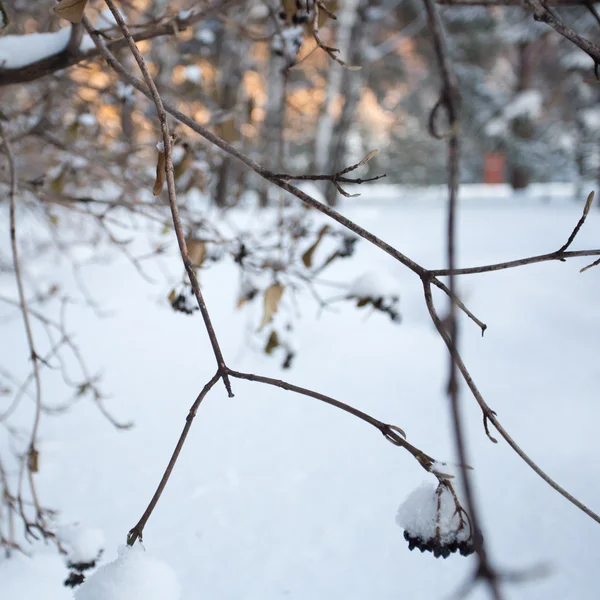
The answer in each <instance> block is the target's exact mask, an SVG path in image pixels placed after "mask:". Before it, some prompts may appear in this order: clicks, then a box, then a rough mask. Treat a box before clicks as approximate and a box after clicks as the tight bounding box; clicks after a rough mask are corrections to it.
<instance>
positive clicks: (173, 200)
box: [84, 0, 233, 397]
mask: <svg viewBox="0 0 600 600" xmlns="http://www.w3.org/2000/svg"><path fill="white" fill-rule="evenodd" d="M106 5H107V6H108V8H109V9H110V11H111V13H112V14H113V17H114V18H115V21H116V22H117V24H118V25H119V27H120V29H121V31H122V32H123V35H124V37H125V39H126V40H127V43H128V44H129V49H130V50H131V53H132V54H133V56H134V58H135V60H136V62H137V64H138V66H139V68H140V71H141V72H142V75H143V76H144V80H145V82H146V85H147V86H148V89H149V91H150V95H151V96H152V100H153V101H154V105H155V106H156V111H157V113H158V118H159V120H160V126H161V130H162V138H163V146H164V155H165V170H166V175H167V189H168V193H169V204H170V206H171V215H172V217H173V227H174V229H175V234H176V236H177V243H178V244H179V250H180V253H181V259H182V260H183V264H184V266H185V270H186V272H187V274H188V277H189V278H190V283H191V284H192V289H193V290H194V295H195V296H196V300H197V301H198V306H199V307H200V312H201V313H202V318H203V320H204V325H205V327H206V331H207V332H208V336H209V338H210V343H211V345H212V348H213V352H214V354H215V358H216V360H217V365H218V367H219V372H220V373H221V377H222V378H223V383H224V384H225V388H226V389H227V393H228V394H229V396H230V397H232V396H233V392H232V391H231V383H230V382H229V377H228V376H227V367H226V366H225V359H224V358H223V353H222V352H221V348H220V346H219V342H218V340H217V336H216V334H215V330H214V327H213V325H212V321H211V319H210V315H209V313H208V309H207V307H206V303H205V302H204V296H203V295H202V292H201V291H200V283H199V282H198V277H197V276H196V271H195V270H194V267H193V266H192V261H191V259H190V257H189V254H188V249H187V244H186V241H185V234H184V232H183V226H182V224H181V218H180V216H179V209H178V207H177V197H176V193H175V177H174V174H173V148H172V145H171V134H170V133H169V126H168V124H167V113H166V112H165V109H164V106H163V102H162V99H161V97H160V94H159V93H158V89H157V88H156V85H155V83H154V80H153V79H152V76H151V75H150V71H149V70H148V66H147V65H146V61H145V60H144V57H143V56H142V55H141V54H140V51H139V50H138V48H137V46H136V44H135V41H134V40H133V38H132V37H131V33H130V32H129V28H128V27H127V24H126V23H125V21H124V20H123V17H122V16H121V13H120V12H119V10H118V9H117V7H116V6H115V4H114V3H113V1H112V0H106ZM84 26H85V28H86V29H87V30H88V33H89V34H90V35H91V36H92V39H93V40H94V43H95V44H96V47H97V48H99V49H100V48H101V47H102V44H103V42H102V40H101V38H100V36H99V35H97V34H95V32H93V31H92V28H91V24H90V22H89V20H87V18H86V17H84Z"/></svg>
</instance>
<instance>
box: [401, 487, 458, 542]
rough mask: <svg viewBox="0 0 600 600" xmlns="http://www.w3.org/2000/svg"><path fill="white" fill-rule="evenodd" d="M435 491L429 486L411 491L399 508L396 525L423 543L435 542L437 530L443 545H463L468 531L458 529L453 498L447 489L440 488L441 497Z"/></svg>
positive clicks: (435, 489)
mask: <svg viewBox="0 0 600 600" xmlns="http://www.w3.org/2000/svg"><path fill="white" fill-rule="evenodd" d="M438 489H439V488H436V486H435V485H433V484H431V483H423V484H422V485H421V486H420V487H418V488H417V489H416V490H414V491H413V492H412V493H411V494H410V495H409V496H408V498H407V499H406V500H405V501H404V502H403V503H402V504H401V505H400V508H398V514H397V515H396V523H397V524H398V525H399V526H400V527H402V529H404V530H406V531H408V532H409V533H411V534H412V535H413V536H415V537H419V538H421V539H422V540H431V539H434V538H435V537H436V534H437V530H438V527H439V536H440V541H441V542H442V543H449V542H451V541H454V540H455V541H458V542H461V541H466V540H467V539H468V538H469V536H470V531H469V528H468V527H463V528H462V529H460V515H459V514H457V512H456V505H455V502H454V498H453V497H452V494H451V493H450V492H449V491H448V490H447V489H446V488H441V489H442V491H441V493H440V492H438ZM440 494H441V495H440ZM438 496H439V498H438ZM438 501H439V511H438Z"/></svg>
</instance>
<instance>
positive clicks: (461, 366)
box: [423, 281, 600, 523]
mask: <svg viewBox="0 0 600 600" xmlns="http://www.w3.org/2000/svg"><path fill="white" fill-rule="evenodd" d="M423 289H424V293H425V303H426V304H427V310H428V311H429V314H430V316H431V319H432V320H433V323H434V324H435V327H436V329H437V330H438V333H439V334H440V336H441V337H442V339H443V340H444V343H445V344H446V346H447V347H448V350H450V351H452V348H453V346H452V340H451V339H450V338H449V336H448V333H447V332H446V330H445V329H444V325H443V323H442V321H441V319H440V317H439V315H438V314H437V311H436V309H435V305H434V303H433V298H432V296H431V286H430V284H429V283H428V282H427V281H424V282H423ZM454 355H455V361H456V365H457V367H458V370H459V371H460V372H461V375H462V376H463V379H464V380H465V383H466V384H467V386H468V387H469V389H470V390H471V393H472V394H473V396H474V397H475V400H477V403H478V404H479V406H480V407H481V410H482V411H483V414H484V417H485V418H486V419H488V420H489V421H491V422H492V423H493V424H494V427H495V428H496V429H497V430H498V433H500V435H501V436H502V437H503V438H504V440H505V441H506V442H507V443H508V445H509V446H510V447H511V448H512V449H513V450H514V451H515V452H516V453H517V455H518V456H519V457H520V458H521V459H522V460H523V461H524V462H525V463H526V464H527V465H528V466H529V467H531V469H533V471H535V473H537V474H538V475H539V476H540V477H541V478H542V479H543V480H544V481H545V482H546V483H547V484H548V485H549V486H550V487H551V488H552V489H554V490H555V491H557V492H558V493H559V494H560V495H561V496H563V497H564V498H566V499H567V500H568V501H569V502H571V504H573V505H574V506H576V507H577V508H578V509H579V510H581V511H583V512H584V513H585V514H586V515H587V516H588V517H590V518H591V519H593V520H594V521H596V523H600V516H599V515H597V514H596V513H595V512H594V511H593V510H591V509H590V508H588V507H587V506H586V505H585V504H583V503H582V502H580V501H579V500H577V498H575V497H574V496H573V495H571V494H570V493H569V492H567V491H566V490H565V489H564V488H563V487H561V486H560V485H558V483H556V481H554V479H552V478H551V477H550V476H549V475H547V474H546V473H545V472H544V471H543V470H542V469H541V468H540V467H539V466H538V465H537V464H536V463H535V462H534V461H533V460H532V459H531V458H530V457H529V456H528V455H527V454H526V453H525V452H524V451H523V450H522V449H521V447H520V446H519V445H518V444H517V443H516V442H515V440H513V438H512V437H511V436H510V435H509V433H508V432H507V431H506V429H504V427H503V426H502V424H501V423H500V421H498V419H497V417H496V413H495V412H494V411H493V410H492V409H491V408H490V407H489V406H488V404H487V403H486V401H485V400H484V398H483V396H482V395H481V392H480V391H479V389H478V387H477V385H475V382H474V381H473V378H472V377H471V374H470V373H469V370H468V369H467V367H466V365H465V363H464V362H463V360H462V358H461V356H460V354H459V353H458V352H456V350H454Z"/></svg>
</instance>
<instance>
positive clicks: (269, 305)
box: [258, 283, 285, 331]
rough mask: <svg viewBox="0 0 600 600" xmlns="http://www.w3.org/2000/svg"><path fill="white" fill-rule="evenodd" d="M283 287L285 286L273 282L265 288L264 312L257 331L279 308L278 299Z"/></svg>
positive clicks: (268, 321) (269, 320)
mask: <svg viewBox="0 0 600 600" xmlns="http://www.w3.org/2000/svg"><path fill="white" fill-rule="evenodd" d="M284 289H285V288H284V287H283V286H282V285H281V284H280V283H274V284H273V285H272V286H271V287H269V288H267V289H266V290H265V297H264V314H263V318H262V321H261V323H260V327H259V328H258V330H259V331H261V330H262V329H263V328H264V326H265V325H268V324H269V323H270V322H271V321H272V320H273V315H274V314H275V313H276V312H277V311H278V310H279V301H280V300H281V296H282V295H283V290H284Z"/></svg>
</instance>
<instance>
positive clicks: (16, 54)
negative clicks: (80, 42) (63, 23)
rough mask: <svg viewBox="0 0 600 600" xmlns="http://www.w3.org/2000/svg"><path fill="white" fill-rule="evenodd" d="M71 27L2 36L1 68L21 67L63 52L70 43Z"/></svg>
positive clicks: (0, 49) (0, 39)
mask: <svg viewBox="0 0 600 600" xmlns="http://www.w3.org/2000/svg"><path fill="white" fill-rule="evenodd" d="M70 37H71V28H70V27H64V28H63V29H59V30H58V31H55V32H52V33H30V34H29V35H6V36H4V37H3V38H0V68H2V69H19V68H21V67H25V66H26V65H30V64H31V63H35V62H38V61H39V60H42V59H43V58H46V57H48V56H53V55H54V54H58V53H60V52H62V51H63V50H64V49H65V48H66V47H67V44H68V43H69V39H70Z"/></svg>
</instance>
